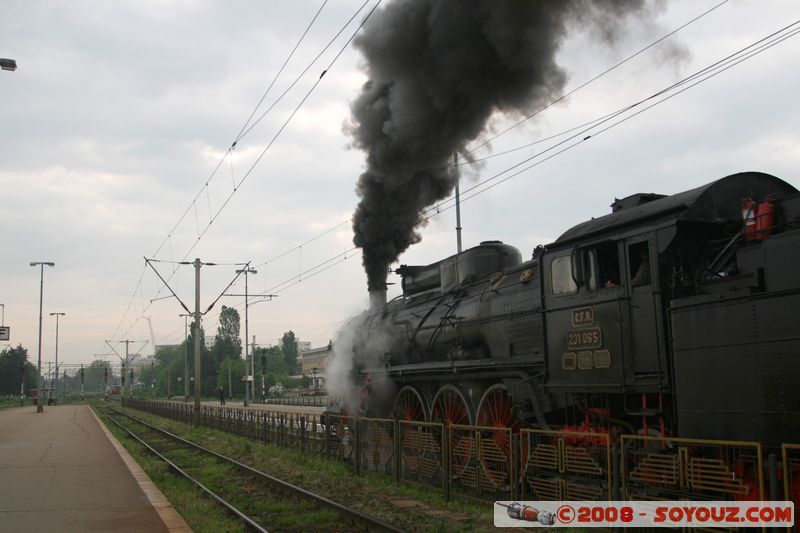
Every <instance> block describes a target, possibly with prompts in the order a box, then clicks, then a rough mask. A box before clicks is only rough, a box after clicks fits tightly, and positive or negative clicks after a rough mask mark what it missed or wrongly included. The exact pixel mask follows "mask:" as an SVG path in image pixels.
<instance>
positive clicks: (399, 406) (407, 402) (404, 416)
mask: <svg viewBox="0 0 800 533" xmlns="http://www.w3.org/2000/svg"><path fill="white" fill-rule="evenodd" d="M392 414H393V415H394V418H396V419H399V420H415V421H424V420H427V418H428V410H427V409H426V408H425V402H424V401H423V400H422V396H421V395H420V393H419V392H418V391H417V389H415V388H414V387H410V386H408V385H406V386H405V387H403V388H402V389H400V392H398V393H397V398H395V401H394V410H393V411H392Z"/></svg>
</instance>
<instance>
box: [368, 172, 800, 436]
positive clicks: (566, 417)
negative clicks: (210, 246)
mask: <svg viewBox="0 0 800 533" xmlns="http://www.w3.org/2000/svg"><path fill="white" fill-rule="evenodd" d="M398 273H399V274H401V275H402V287H403V295H402V296H400V297H398V298H396V299H394V300H392V301H391V302H389V303H381V304H379V305H376V306H373V309H372V310H371V311H369V312H368V313H366V314H365V315H363V316H362V317H361V318H360V319H359V332H360V333H359V335H358V336H357V341H356V343H355V344H354V346H353V351H354V354H355V362H356V365H355V368H356V372H359V373H360V375H361V377H362V378H364V379H365V385H364V387H363V388H362V391H361V393H362V398H361V400H362V402H361V403H362V407H363V409H364V410H365V414H367V415H370V416H394V417H398V418H401V419H406V420H433V421H443V422H447V423H451V424H458V423H461V424H476V425H484V426H505V427H511V428H515V429H516V428H519V427H538V428H544V429H548V428H552V429H555V428H567V429H570V430H572V431H592V432H598V431H603V432H607V433H610V434H612V436H613V435H618V434H622V433H627V434H638V435H653V436H680V437H696V438H707V439H736V440H752V441H760V442H764V443H766V444H767V445H768V446H769V445H771V444H777V443H780V442H785V441H791V440H796V439H797V437H798V435H800V194H799V193H798V191H797V189H795V188H794V187H792V186H791V185H789V184H787V183H786V182H784V181H782V180H780V179H778V178H776V177H774V176H771V175H768V174H763V173H759V172H744V173H740V174H735V175H731V176H728V177H725V178H722V179H719V180H717V181H714V182H712V183H709V184H707V185H704V186H702V187H698V188H696V189H693V190H690V191H686V192H683V193H680V194H675V195H672V196H663V195H658V194H636V195H633V196H630V197H627V198H624V199H621V200H616V201H614V203H613V204H612V213H611V214H608V215H606V216H603V217H600V218H596V219H592V220H589V221H586V222H584V223H582V224H579V225H577V226H575V227H573V228H571V229H570V230H568V231H567V232H566V233H564V234H563V235H561V237H559V238H558V240H556V241H555V242H554V243H552V244H549V245H547V246H545V247H538V248H537V249H536V250H534V253H533V257H532V259H530V260H528V261H522V258H521V256H520V253H519V251H518V250H517V249H515V248H513V247H511V246H508V245H506V244H502V243H501V242H498V241H489V242H484V243H481V244H480V245H479V246H476V247H474V248H472V249H469V250H467V251H465V252H463V253H460V254H457V255H454V256H451V257H448V258H447V259H443V260H441V261H439V262H437V263H433V264H430V265H427V266H402V267H400V269H399V270H398ZM387 384H388V385H391V386H389V387H387V386H386V385H387ZM385 391H391V392H388V393H387V392H385Z"/></svg>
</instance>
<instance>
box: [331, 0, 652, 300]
mask: <svg viewBox="0 0 800 533" xmlns="http://www.w3.org/2000/svg"><path fill="white" fill-rule="evenodd" d="M644 3H645V0H557V1H533V0H503V1H498V0H394V1H393V2H391V3H389V4H388V5H385V6H384V7H383V8H381V9H379V10H377V11H376V12H375V13H374V14H373V15H372V17H371V18H370V20H369V22H368V24H367V25H366V26H365V27H364V32H363V33H362V34H361V35H359V36H358V37H357V38H356V40H355V41H354V44H355V46H356V47H357V48H358V49H359V50H360V51H361V53H362V55H363V56H364V59H365V65H366V71H367V75H368V78H369V81H367V83H365V84H364V87H363V88H362V92H361V94H360V95H359V96H358V98H356V100H355V101H354V102H353V103H352V105H351V118H350V120H349V121H348V123H347V124H345V130H346V131H347V133H349V135H350V136H351V137H352V139H353V145H354V146H355V147H357V148H360V149H362V150H364V151H365V152H366V153H367V168H366V171H365V172H364V173H363V174H362V175H361V176H360V178H359V180H358V184H357V186H356V191H357V193H358V195H359V196H360V197H361V200H360V201H359V204H358V207H357V208H356V212H355V215H354V217H353V231H354V237H353V242H354V243H355V245H356V246H358V247H360V248H362V249H363V262H364V269H365V270H366V273H367V286H368V288H369V290H370V291H373V290H379V289H383V288H385V286H386V285H385V283H386V274H387V272H388V267H389V265H390V264H391V263H393V262H394V261H396V260H397V259H398V257H399V256H400V254H401V253H403V252H404V251H405V250H406V249H407V248H408V247H409V246H411V245H412V244H414V243H416V242H419V240H420V238H421V237H420V234H419V233H418V231H417V230H418V228H419V227H420V226H422V225H424V224H425V222H424V219H423V217H422V213H423V212H424V210H425V209H426V208H427V207H429V206H431V205H433V204H435V203H436V202H437V201H441V200H443V199H445V198H447V197H448V196H449V195H450V194H451V193H452V191H453V188H454V187H455V185H456V179H455V173H454V172H452V171H450V170H449V169H448V167H449V165H450V158H451V157H452V155H453V153H457V152H461V153H462V154H465V152H466V147H467V145H468V144H469V143H470V142H472V141H473V140H475V139H476V138H478V137H479V136H480V135H481V134H482V133H483V131H484V129H485V127H486V122H487V121H488V119H489V117H491V116H492V115H493V114H495V113H507V114H512V115H513V114H517V115H519V114H526V113H529V112H531V111H534V110H535V109H539V108H541V107H543V106H544V105H546V104H547V103H549V102H551V101H553V100H554V99H555V98H556V97H558V96H559V95H560V94H561V93H562V91H563V89H564V86H565V84H566V80H567V75H566V73H565V72H564V70H563V69H562V68H561V67H560V66H559V65H558V64H557V63H556V54H557V52H558V50H559V48H560V46H561V43H562V41H563V40H564V38H565V37H566V35H567V33H568V30H571V29H575V28H580V27H582V26H584V27H585V26H590V27H591V28H592V29H594V30H595V32H594V33H595V35H599V36H600V37H601V39H604V40H606V41H607V42H611V41H613V39H614V37H615V35H616V32H617V29H618V27H619V26H620V22H621V21H622V20H623V19H624V18H625V17H626V16H627V15H628V14H630V13H634V14H637V15H642V14H644V13H645V12H646V11H647V10H645V9H644Z"/></svg>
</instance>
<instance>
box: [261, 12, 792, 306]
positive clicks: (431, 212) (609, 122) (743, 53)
mask: <svg viewBox="0 0 800 533" xmlns="http://www.w3.org/2000/svg"><path fill="white" fill-rule="evenodd" d="M799 25H800V20H798V21H795V22H793V23H791V24H789V25H787V26H785V27H783V28H781V29H779V30H777V31H775V32H773V33H771V34H769V35H767V36H766V37H763V38H761V39H759V40H757V41H755V42H753V43H751V44H749V45H747V46H745V47H743V48H741V49H739V50H738V51H736V52H734V53H732V54H729V55H728V56H726V57H724V58H722V59H720V60H718V61H716V62H714V63H712V64H710V65H708V66H706V67H704V68H702V69H700V70H698V71H697V72H695V73H693V74H690V75H689V76H687V77H685V78H683V79H681V80H679V81H677V82H675V83H673V84H671V85H669V86H667V87H665V88H663V89H661V90H659V91H657V92H655V93H653V94H652V95H650V96H647V97H645V98H643V99H640V100H638V101H636V102H634V103H632V104H629V105H627V106H624V107H622V108H620V109H617V110H616V111H613V112H611V113H607V114H605V115H603V116H601V117H599V118H596V119H594V120H592V121H589V122H586V123H584V124H583V125H581V126H576V127H573V128H570V129H569V130H566V131H565V132H561V133H559V134H556V135H553V136H550V137H548V139H554V138H557V137H559V136H561V135H563V134H564V133H566V132H574V131H576V130H578V131H577V133H574V134H573V135H571V136H570V137H568V138H567V139H564V140H562V141H560V142H558V143H556V144H554V145H552V146H550V147H548V148H547V149H546V150H544V151H542V152H539V153H537V154H534V155H533V156H530V157H528V158H525V159H523V160H522V161H520V162H518V163H516V164H514V165H512V166H510V167H507V168H506V169H505V170H502V171H500V172H498V173H496V174H495V175H493V176H491V177H489V178H488V179H485V180H483V181H482V182H480V183H478V184H476V185H474V186H472V187H469V188H467V189H465V190H464V191H462V192H461V195H462V196H461V202H462V203H463V202H466V201H467V200H471V199H473V198H475V197H477V196H479V195H481V194H483V193H484V192H487V191H488V190H490V189H492V188H494V187H496V186H498V185H500V184H501V183H504V182H506V181H508V180H510V179H512V178H514V177H516V176H519V175H520V174H522V173H524V172H526V171H528V170H531V169H532V168H534V167H536V166H538V165H540V164H542V163H544V162H546V161H549V160H550V159H552V158H554V157H556V156H558V155H561V154H563V153H564V152H567V151H568V150H571V149H572V148H575V147H576V146H578V145H580V144H582V143H584V142H586V141H588V140H590V139H592V138H594V137H597V136H598V135H600V134H602V133H605V132H607V131H609V130H611V129H613V128H615V127H616V126H619V125H620V124H623V123H624V122H627V121H628V120H630V119H632V118H634V117H636V116H638V115H640V114H642V113H644V112H645V111H647V110H649V109H652V108H653V107H655V106H657V105H659V104H662V103H664V102H666V101H667V100H670V99H672V98H674V97H675V96H678V95H679V94H681V93H683V92H685V91H687V90H689V89H691V88H693V87H695V86H697V85H699V84H700V83H703V82H705V81H707V80H709V79H711V78H713V77H715V76H717V75H719V74H721V73H723V72H725V71H727V70H729V69H731V68H733V67H734V66H736V65H738V64H740V63H742V62H744V61H746V60H748V59H750V58H752V57H754V56H756V55H758V54H760V53H762V52H764V51H766V50H769V49H770V48H772V47H774V46H776V45H778V44H780V43H781V42H783V41H785V40H787V39H789V38H791V37H793V36H795V35H797V34H798V33H800V28H798V27H797V26H799ZM659 98H660V99H659ZM647 102H652V103H651V104H650V105H647V106H643V104H646V103H647ZM633 110H636V111H635V112H633V113H630V114H626V113H629V112H631V111H633ZM617 118H619V120H616V121H615V120H614V119H617ZM584 126H586V127H584ZM600 126H604V127H602V128H600V129H597V131H594V130H595V128H598V127H600ZM570 141H573V142H572V143H570ZM537 142H539V141H537ZM531 144H536V143H530V144H529V145H526V146H530V145H531ZM518 149H519V148H518ZM516 150H517V149H514V150H509V151H506V152H505V153H511V152H513V151H516ZM537 159H538V160H537ZM532 161H534V162H533V163H532V164H530V165H528V166H523V165H525V164H526V163H530V162H532ZM520 167H522V168H520ZM514 170H516V171H515V172H513V173H511V174H509V175H507V176H506V177H505V178H503V179H499V178H501V177H502V176H504V175H505V174H508V173H510V172H512V171H514ZM498 179H499V181H496V180H498ZM472 191H475V192H474V193H473V194H469V193H470V192H472ZM447 202H450V205H447V206H445V207H442V206H441V205H437V206H431V207H430V208H428V209H427V210H426V211H425V212H424V213H423V214H424V215H425V218H426V220H430V219H432V218H434V217H436V216H439V215H440V214H441V213H443V212H445V211H448V210H449V209H452V208H453V207H455V200H454V199H453V198H451V199H448V200H446V201H445V202H444V203H447ZM339 226H341V224H339V225H337V226H336V227H339ZM330 231H331V230H327V231H326V232H325V233H328V232H330ZM325 233H323V234H321V235H324V234H325ZM321 235H318V236H317V237H315V239H316V238H318V237H320V236H321ZM312 240H313V239H312ZM301 247H302V245H300V246H298V247H295V248H293V249H292V250H290V251H289V252H285V253H284V254H281V255H280V256H277V257H283V256H284V255H286V254H288V253H290V252H291V251H294V250H297V249H298V248H301ZM356 250H357V248H355V247H353V248H351V249H350V250H347V251H346V252H343V253H340V254H337V255H335V256H333V257H331V258H329V259H327V260H325V261H323V262H321V263H319V264H317V265H315V266H314V267H312V268H310V269H308V270H307V271H305V272H303V273H301V274H298V275H297V276H292V277H290V278H288V279H286V280H284V281H283V282H281V283H278V284H276V285H273V286H272V287H271V288H269V289H267V291H268V292H274V293H280V292H283V291H285V290H286V289H288V288H289V287H292V286H294V285H297V284H298V283H300V282H301V281H302V279H308V278H310V277H313V276H315V275H316V274H318V273H320V272H322V271H324V270H327V269H328V268H331V267H332V266H335V265H338V264H339V263H341V262H342V261H344V260H345V259H347V254H348V253H351V252H354V251H356ZM342 257H343V258H344V259H340V260H338V261H337V259H339V258H342ZM326 265H327V266H326ZM323 266H324V267H325V268H322V269H321V270H318V271H317V269H320V268H321V267H323ZM303 275H305V278H303Z"/></svg>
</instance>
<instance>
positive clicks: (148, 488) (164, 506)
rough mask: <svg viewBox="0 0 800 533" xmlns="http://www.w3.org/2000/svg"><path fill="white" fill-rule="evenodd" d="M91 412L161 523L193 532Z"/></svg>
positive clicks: (184, 532)
mask: <svg viewBox="0 0 800 533" xmlns="http://www.w3.org/2000/svg"><path fill="white" fill-rule="evenodd" d="M89 410H90V411H91V412H92V415H93V416H94V418H95V420H97V423H98V424H99V425H100V429H102V430H103V433H105V435H106V437H108V440H109V441H111V444H112V445H113V446H114V449H115V450H117V453H118V454H119V455H120V457H121V458H122V461H123V462H124V463H125V465H126V466H127V467H128V470H130V472H131V474H133V477H134V479H136V482H137V483H138V484H139V487H140V488H141V489H142V492H144V494H145V496H147V499H148V500H149V501H150V504H151V505H152V506H153V507H154V508H155V510H156V512H157V513H158V516H159V517H160V518H161V521H162V522H164V525H165V526H166V527H167V529H168V530H169V531H171V532H173V533H188V532H191V531H192V529H191V528H190V527H189V525H188V524H187V523H186V521H185V520H184V519H183V517H182V516H181V515H180V514H178V511H176V510H175V508H174V507H172V504H171V503H170V502H169V500H168V499H167V497H166V496H164V493H162V492H161V490H160V489H159V488H158V487H157V486H156V484H155V483H153V481H152V480H151V479H150V477H149V476H148V475H147V474H146V473H145V471H144V470H142V467H141V466H139V463H137V462H136V460H135V459H134V458H133V457H131V454H129V453H128V450H126V449H125V447H124V446H123V445H122V444H121V443H120V442H119V441H118V440H117V438H116V437H115V436H114V434H113V433H111V432H110V431H109V430H108V428H107V427H106V425H105V424H104V423H103V421H102V420H100V418H99V417H98V416H97V413H95V412H94V409H93V408H92V407H89Z"/></svg>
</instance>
